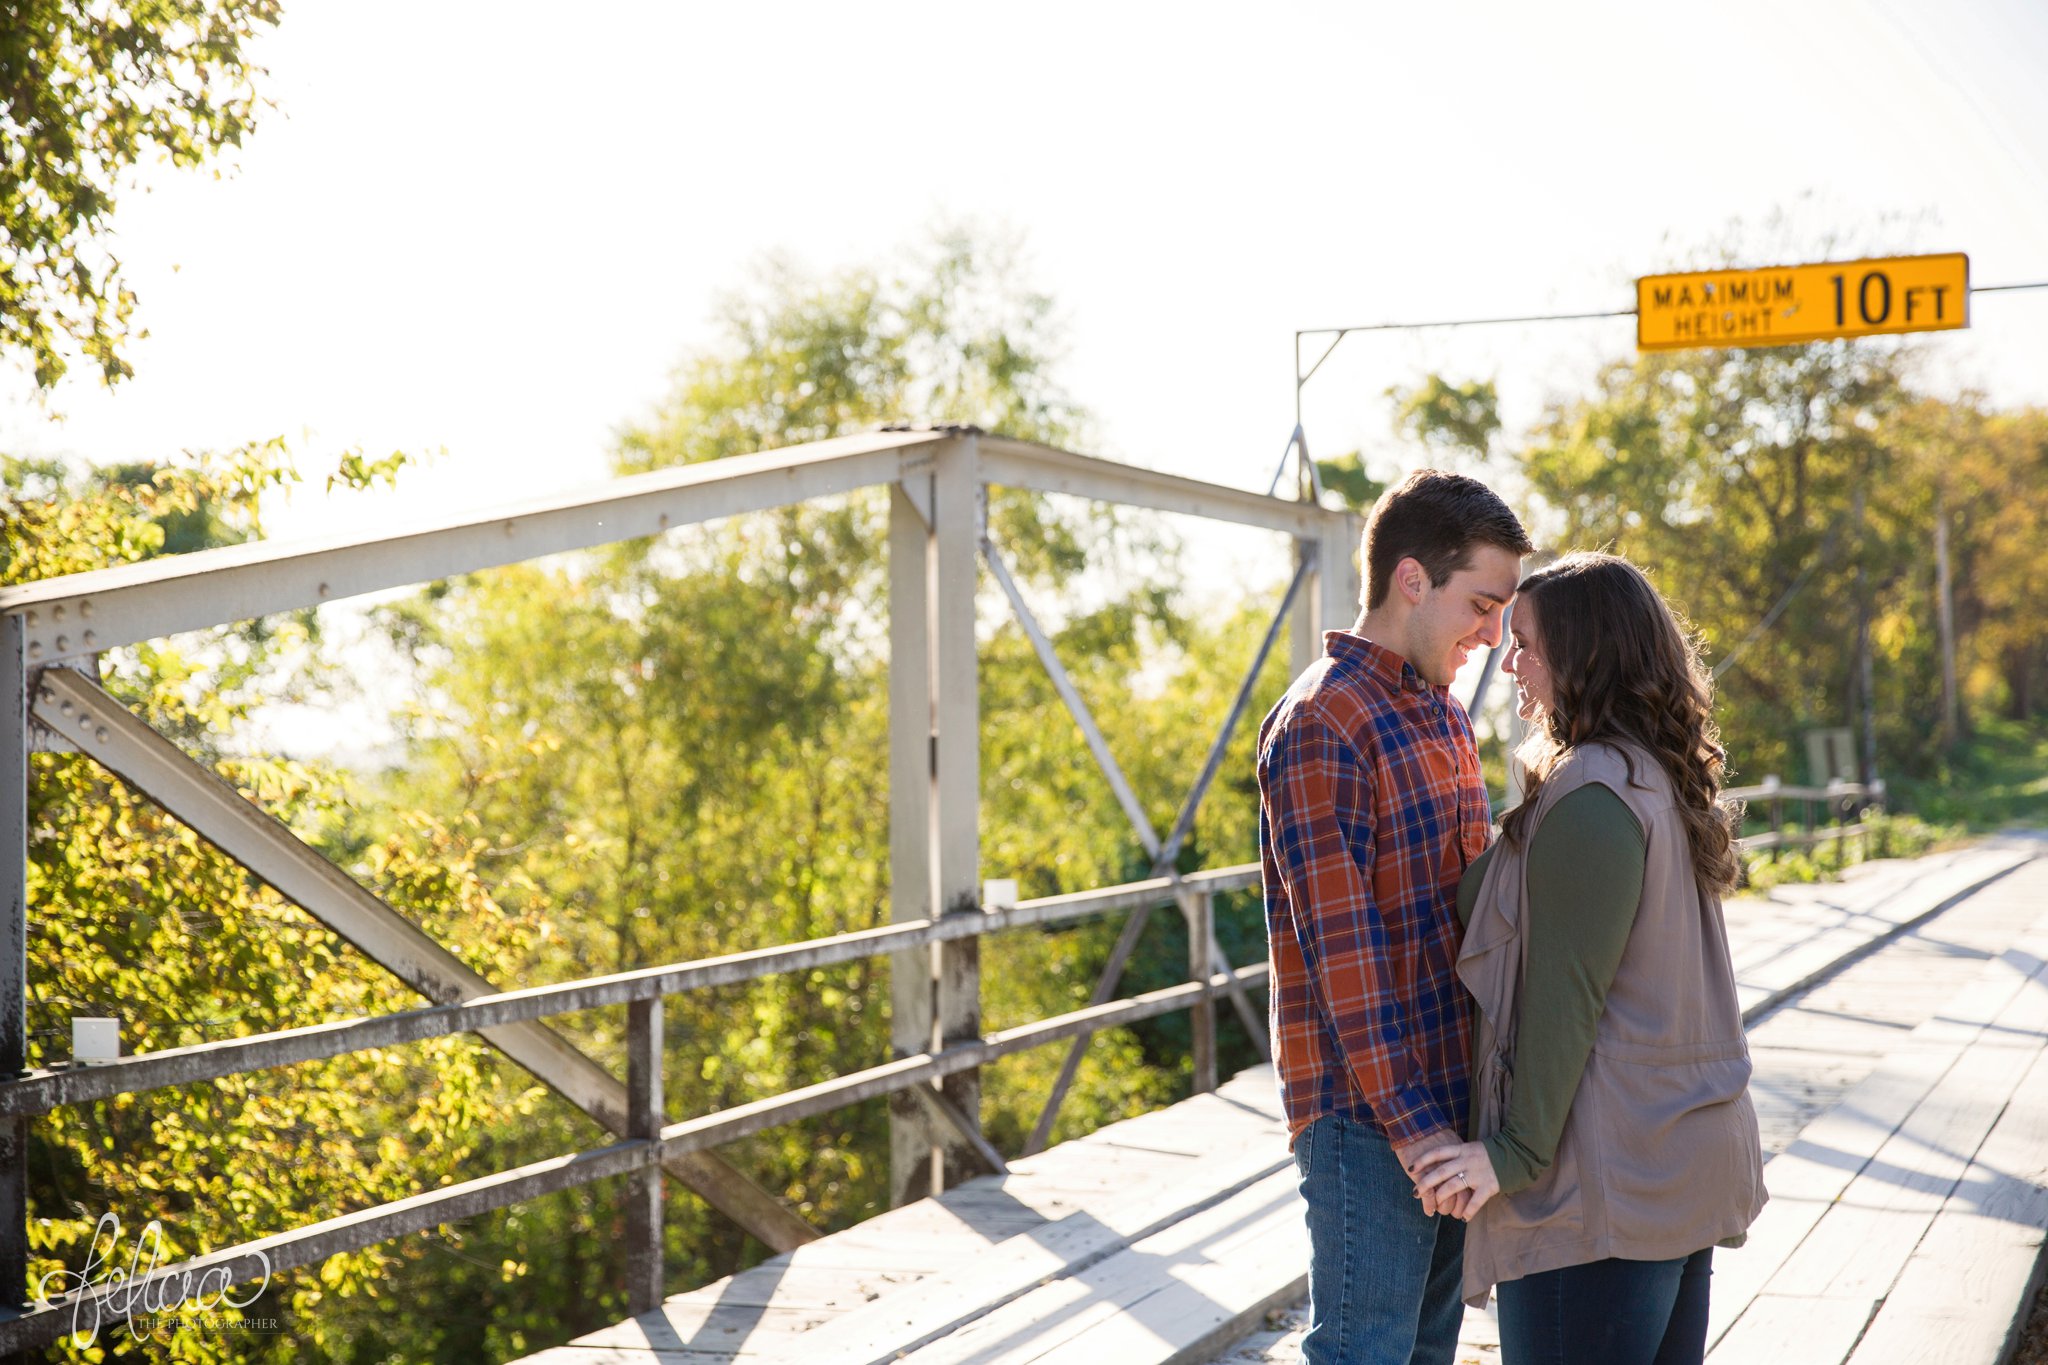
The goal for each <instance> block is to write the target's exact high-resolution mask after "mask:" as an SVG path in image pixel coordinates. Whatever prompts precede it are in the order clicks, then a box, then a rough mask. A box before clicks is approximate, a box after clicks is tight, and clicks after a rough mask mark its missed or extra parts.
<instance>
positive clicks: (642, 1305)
mask: <svg viewBox="0 0 2048 1365" xmlns="http://www.w3.org/2000/svg"><path fill="white" fill-rule="evenodd" d="M661 1019H662V1009H661V998H660V997H659V996H656V997H655V998H654V999H651V1000H635V1001H633V1002H632V1003H631V1004H629V1005H627V1006H626V1136H627V1137H628V1138H630V1139H637V1140H642V1141H653V1140H656V1139H659V1138H660V1137H661V1126H662V1111H663V1108H664V1102H663V1099H662V1078H661V1067H662V1047H661V1042H662V1027H661ZM661 1214H662V1175H661V1163H660V1162H649V1163H648V1164H647V1165H645V1166H643V1167H641V1168H640V1169H639V1170H637V1171H635V1172H633V1174H631V1175H629V1176H627V1177H626V1311H627V1312H629V1313H631V1314H632V1315H633V1316H634V1317H636V1318H637V1317H639V1316H640V1315H641V1314H642V1313H652V1312H655V1311H657V1310H659V1309H660V1307H661V1301H662V1299H663V1297H665V1296H664V1294H663V1289H664V1284H663V1281H664V1278H665V1277H664V1275H663V1264H662V1241H661V1225H662V1217H661Z"/></svg>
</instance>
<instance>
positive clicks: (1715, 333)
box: [1636, 251, 1970, 351]
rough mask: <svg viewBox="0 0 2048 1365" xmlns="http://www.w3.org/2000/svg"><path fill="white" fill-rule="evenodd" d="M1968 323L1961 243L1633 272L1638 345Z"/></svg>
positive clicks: (1779, 339)
mask: <svg viewBox="0 0 2048 1365" xmlns="http://www.w3.org/2000/svg"><path fill="white" fill-rule="evenodd" d="M1969 325H1970V258H1969V257H1968V256H1966V255H1964V254H1963V253H1962V252H1960V251H1955V252H1949V253H1946V254H1944V255H1939V256H1890V257H1883V258H1879V259H1875V260H1866V261H1828V262H1824V263H1822V264H1819V265H1774V266H1764V267H1762V268H1760V269H1756V270H1700V271H1693V272H1691V273H1688V274H1684V275H1645V276H1643V277H1642V278H1641V279H1639V280H1637V281H1636V345H1637V346H1638V347H1639V348H1640V349H1642V350H1645V351H1681V350H1686V349H1688V348H1691V347H1694V346H1790V345H1793V344H1795V343H1798V342H1802V341H1826V340H1829V339H1830V338H1833V337H1861V336H1878V335H1882V334H1886V333H1892V332H1939V331H1947V330H1949V329H1950V328H1955V327H1967V326H1969Z"/></svg>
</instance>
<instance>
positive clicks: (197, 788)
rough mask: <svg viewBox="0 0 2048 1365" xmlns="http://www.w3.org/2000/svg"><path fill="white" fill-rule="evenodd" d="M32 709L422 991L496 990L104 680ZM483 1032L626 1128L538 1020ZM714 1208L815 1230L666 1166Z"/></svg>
mask: <svg viewBox="0 0 2048 1365" xmlns="http://www.w3.org/2000/svg"><path fill="white" fill-rule="evenodd" d="M34 709H35V714H36V715H37V717H38V718H40V719H41V720H42V721H43V722H44V723H45V724H46V725H48V726H50V727H51V728H52V729H54V730H57V731H58V732H59V733H61V734H63V735H65V736H66V737H67V738H68V739H70V740H71V741H72V742H73V743H75V744H77V745H78V746H79V749H80V750H81V752H83V753H85V754H87V755H89V756H91V757H92V758H93V759H94V760H95V761H96V762H98V763H99V764H101V766H103V767H105V768H107V769H108V770H109V771H111V772H115V773H118V774H119V775H120V776H121V777H122V778H124V779H125V780H126V781H128V782H129V783H130V784H131V785H132V786H134V787H135V788H136V789H137V790H138V791H140V792H142V793H144V794H145V795H147V796H149V797H150V798H151V799H152V800H154V801H156V802H157V803H158V804H159V805H161V806H162V807H163V808H164V809H165V810H167V811H169V812H170V813H171V814H172V815H174V816H176V817H177V818H178V819H179V820H182V821H183V822H184V823H186V824H187V825H189V826H191V828H192V829H193V830H194V831H196V832H197V833H198V834H199V835H200V836H201V837H203V838H205V839H206V840H207V841H208V842H209V843H211V844H213V845H214V846H215V847H216V848H218V849H220V851H221V852H222V853H225V854H226V855H227V856H228V857H230V858H232V859H234V860H235V861H236V862H238V863H240V864H241V865H242V866H243V867H245V868H247V869H248V870H249V871H250V872H251V873H252V874H253V875H255V876H256V877H257V878H259V879H260V880H262V881H263V882H265V883H266V884H268V885H269V886H270V887H272V888H273V889H274V890H276V891H277V893H278V894H279V895H281V896H283V897H285V898H286V899H287V900H290V901H292V902H293V903H295V904H297V905H299V906H300V907H301V908H303V909H304V910H305V911H306V912H307V913H308V914H310V915H312V916H313V917H314V918H316V919H318V920H319V921H321V923H323V924H325V925H327V926H328V927H329V928H330V929H332V930H334V932H335V933H337V934H339V935H341V937H342V938H344V939H346V940H348V942H350V943H351V944H353V945H355V946H356V947H357V948H359V949H361V950H362V952H363V953H364V954H365V955H366V956H368V957H369V958H370V959H371V960H372V961H374V962H377V963H378V964H379V965H381V966H383V967H384V968H385V969H387V970H388V971H390V972H392V973H393V974H394V975H396V976H397V977H398V978H399V979H400V980H402V981H404V982H405V983H406V984H407V985H408V986H411V987H412V988H413V989H414V990H416V991H418V992H419V993H420V994H422V995H424V996H426V997H427V998H428V999H429V1000H433V1001H436V1002H438V1003H447V1002H450V1001H455V1000H463V999H468V998H471V997H474V996H479V995H491V994H495V993H496V987H494V986H493V985H492V984H491V983H490V982H489V981H488V980H486V979H485V978H484V977H482V976H480V975H478V974H477V973H476V972H475V971H473V970H471V969H470V968H469V966H468V965H467V964H465V963H464V962H463V961H462V960H461V959H460V958H458V957H456V956H455V955H454V954H453V953H451V952H449V951H448V950H447V949H446V948H444V947H442V946H441V945H440V944H439V943H437V942H435V941H434V939H433V937H432V936H431V935H429V934H427V933H426V932H425V931H424V930H422V929H421V928H420V927H419V926H418V925H416V924H414V923H413V922H412V921H411V920H409V919H407V918H406V917H405V916H403V915H401V914H399V913H398V912H397V911H396V910H393V909H392V908H391V907H390V906H388V905H386V904H384V902H383V901H381V900H379V899H378V898H377V897H376V896H375V895H373V894H371V893H370V892H369V891H368V890H366V889H365V888H364V887H362V886H361V885H359V884H358V883H357V882H355V881H354V880H353V879H352V878H351V877H349V875H348V874H347V873H345V872H343V871H342V870H341V869H340V868H338V867H336V866H335V865H334V864H333V863H331V862H329V861H328V860H327V859H325V858H323V857H321V856H320V854H319V853H318V852H316V851H314V850H313V849H311V848H308V847H307V846H306V845H305V844H304V843H303V842H301V841H300V840H299V838H298V836H297V835H295V834H293V833H292V831H291V830H290V829H289V828H288V827H287V826H286V825H285V824H284V823H283V822H282V821H280V820H278V819H276V818H275V817H273V816H271V815H270V814H268V813H267V812H265V811H263V810H262V809H260V808H259V807H257V806H256V805H254V804H253V803H251V802H250V801H248V800H247V799H246V798H244V797H243V796H242V795H241V793H239V792H237V791H235V790H234V789H233V788H232V787H230V786H228V784H227V783H226V782H223V781H222V780H221V779H220V778H219V777H218V776H216V775H215V774H213V773H212V772H210V771H208V770H207V769H206V768H204V767H202V766H201V765H199V764H198V763H195V762H194V761H193V760H192V759H190V758H188V757H187V756H186V755H185V754H184V753H183V752H182V751H181V750H180V749H178V747H177V746H176V745H174V744H172V743H171V742H170V741H169V740H167V739H165V738H164V737H163V736H162V735H159V734H158V733H156V731H154V730H152V729H150V728H149V726H147V725H145V724H144V723H143V722H142V721H141V720H139V719H137V718H136V717H135V716H134V715H133V714H132V713H131V712H130V711H129V710H128V709H127V708H126V707H125V706H122V705H121V704H120V702H118V701H116V700H115V699H114V698H113V697H111V696H109V695H107V693H106V692H105V691H103V690H102V689H101V688H100V687H99V686H97V685H96V684H94V683H93V682H91V681H89V680H88V679H86V678H84V677H82V676H80V675H79V674H77V673H73V672H71V671H70V670H68V669H61V668H53V669H48V670H45V671H44V673H43V674H42V675H41V680H40V686H39V689H38V693H37V697H36V701H35V707H34ZM482 1036H483V1038H484V1039H485V1041H487V1042H489V1043H490V1044H491V1045H492V1046H493V1047H495V1048H497V1049H498V1050H499V1051H500V1052H502V1053H504V1054H505V1055H506V1056H507V1057H510V1058H511V1059H512V1060H513V1061H515V1062H517V1063H518V1064H519V1065H520V1066H522V1067H525V1068H526V1069H527V1070H528V1071H530V1072H532V1073H533V1074H534V1076H536V1077H537V1078H539V1079H540V1080H542V1081H544V1082H546V1083H547V1084H548V1085H550V1086H552V1087H553V1088H554V1089H555V1090H557V1091H558V1092H560V1093H561V1095H562V1096H563V1098H565V1099H567V1100H568V1101H569V1102H570V1103H572V1104H574V1105H576V1107H577V1108H579V1109H582V1110H583V1111H584V1112H585V1113H587V1114H589V1115H590V1116H591V1117H592V1118H594V1119H596V1120H597V1121H598V1122H599V1123H601V1124H603V1125H604V1126H605V1128H607V1129H608V1130H610V1131H611V1132H614V1133H623V1132H624V1131H625V1129H626V1089H625V1086H623V1085H622V1084H620V1082H619V1080H618V1078H617V1077H615V1076H613V1075H612V1074H611V1073H610V1072H608V1071H606V1070H605V1069H604V1068H603V1067H602V1066H600V1065H598V1064H597V1063H596V1062H594V1061H592V1060H591V1059H590V1058H588V1057H586V1056H584V1055H583V1054H582V1053H581V1052H579V1051H577V1050H576V1049H575V1048H574V1047H572V1046H571V1045H570V1044H569V1043H568V1041H567V1040H565V1039H564V1038H563V1037H562V1036H561V1035H560V1034H558V1033H556V1032H555V1031H554V1030H552V1029H550V1028H548V1027H546V1026H545V1025H543V1024H539V1023H520V1024H510V1025H506V1026H504V1027H502V1028H493V1029H488V1030H484V1031H483V1033H482ZM673 1173H674V1174H675V1176H676V1178H677V1179H679V1180H681V1181H683V1183H685V1184H686V1185H688V1186H689V1187H690V1188H691V1189H693V1190H695V1191H697V1192H698V1193H699V1194H701V1195H702V1196H703V1197H704V1198H705V1200H707V1201H708V1202H709V1203H710V1204H711V1205H712V1206H713V1207H715V1208H717V1209H718V1210H719V1211H721V1212H722V1213H724V1214H726V1215H727V1216H728V1217H730V1218H731V1219H733V1221H734V1222H736V1223H738V1224H739V1225H740V1226H741V1227H743V1228H745V1229H746V1230H747V1231H748V1232H751V1233H753V1234H754V1235H755V1236H756V1237H759V1238H760V1239H761V1240H762V1241H763V1242H765V1243H767V1244H768V1245H769V1246H772V1247H776V1248H777V1249H779V1250H788V1249H790V1248H792V1247H795V1246H799V1245H801V1244H803V1243H804V1242H807V1241H812V1240H814V1239H815V1238H816V1237H817V1236H818V1233H817V1231H816V1229H814V1228H812V1227H811V1226H810V1225H809V1224H808V1223H806V1222H804V1221H803V1219H801V1218H799V1217H798V1216H797V1215H796V1214H795V1213H793V1212H791V1211H790V1210H789V1209H788V1208H786V1207H785V1206H784V1205H783V1204H782V1203H781V1201H779V1200H777V1199H776V1198H775V1197H774V1196H773V1195H771V1194H769V1193H768V1192H767V1191H765V1190H762V1189H761V1188H760V1187H759V1186H757V1185H755V1184H754V1183H753V1182H752V1181H750V1180H748V1179H747V1178H746V1177H745V1176H743V1175H741V1174H740V1172H739V1171H737V1170H736V1169H734V1168H733V1167H732V1166H731V1165H729V1164H728V1163H727V1162H725V1161H724V1160H723V1159H721V1158H719V1157H717V1156H716V1155H715V1154H713V1153H703V1154H701V1155H700V1156H697V1157H694V1158H692V1159H691V1160H690V1161H689V1162H687V1163H685V1164H684V1165H682V1166H681V1167H679V1168H678V1169H676V1170H674V1172H673Z"/></svg>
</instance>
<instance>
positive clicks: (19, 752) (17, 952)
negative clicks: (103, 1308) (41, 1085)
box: [0, 616, 29, 1307]
mask: <svg viewBox="0 0 2048 1365" xmlns="http://www.w3.org/2000/svg"><path fill="white" fill-rule="evenodd" d="M28 751H29V674H28V653H27V648H26V641H25V638H24V628H23V625H22V622H21V621H19V620H17V619H16V618H14V617H8V616H0V1077H12V1076H18V1075H20V1074H22V1073H23V1072H24V1071H26V1070H27V1069H28ZM27 1293H28V1120H27V1119H26V1118H7V1119H0V1306H5V1307H23V1306H25V1305H26V1301H27V1300H26V1295H27Z"/></svg>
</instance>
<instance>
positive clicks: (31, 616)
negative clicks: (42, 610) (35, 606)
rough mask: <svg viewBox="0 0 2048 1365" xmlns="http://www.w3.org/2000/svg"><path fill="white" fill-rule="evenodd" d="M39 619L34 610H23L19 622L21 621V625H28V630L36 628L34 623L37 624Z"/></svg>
mask: <svg viewBox="0 0 2048 1365" xmlns="http://www.w3.org/2000/svg"><path fill="white" fill-rule="evenodd" d="M40 619H41V618H39V617H38V616H37V615H36V614H35V613H34V612H32V611H31V612H24V613H23V614H22V618H21V623H22V624H23V625H25V626H27V627H28V628H29V629H30V630H34V629H35V628H36V624H37V622H38V621H39V620H40Z"/></svg>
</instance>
